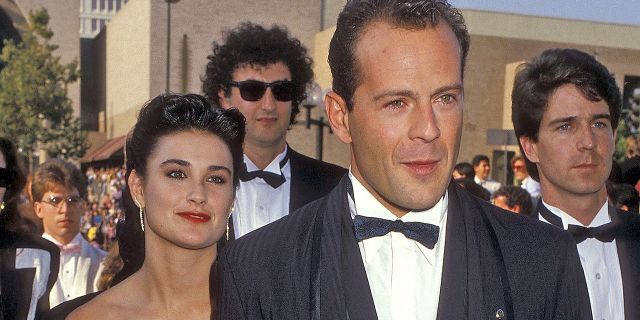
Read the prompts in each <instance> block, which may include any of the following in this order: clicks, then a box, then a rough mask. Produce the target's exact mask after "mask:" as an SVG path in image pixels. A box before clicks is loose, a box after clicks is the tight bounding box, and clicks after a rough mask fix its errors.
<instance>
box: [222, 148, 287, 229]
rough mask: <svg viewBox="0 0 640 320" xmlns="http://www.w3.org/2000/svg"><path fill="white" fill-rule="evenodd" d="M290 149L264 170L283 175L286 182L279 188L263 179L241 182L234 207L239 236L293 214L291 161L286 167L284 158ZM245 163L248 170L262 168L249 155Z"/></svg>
mask: <svg viewBox="0 0 640 320" xmlns="http://www.w3.org/2000/svg"><path fill="white" fill-rule="evenodd" d="M286 153H287V148H285V150H284V151H283V152H282V153H280V154H279V155H278V156H277V157H276V158H275V159H273V161H271V163H269V165H267V167H266V168H264V171H268V172H272V173H275V174H281V173H282V174H283V175H284V177H285V179H286V181H285V183H283V184H282V185H281V186H279V187H278V188H275V189H274V188H273V187H271V186H270V185H269V184H268V183H266V182H265V181H264V180H263V179H262V178H255V179H253V180H250V181H240V185H239V187H238V191H237V192H236V199H235V203H234V208H233V209H234V210H233V213H232V214H233V223H234V230H235V237H236V238H239V237H240V236H242V235H244V234H246V233H249V232H251V231H253V230H255V229H257V228H260V227H262V226H264V225H266V224H268V223H271V222H273V221H275V220H278V219H280V218H282V217H284V216H286V215H287V214H288V213H289V198H290V191H291V165H290V164H291V161H288V162H287V163H286V164H285V165H284V167H282V169H281V168H280V161H281V160H282V159H283V158H284V157H285V155H286ZM244 162H245V164H246V166H247V171H249V172H252V171H255V170H259V169H258V167H257V166H256V165H255V164H254V163H253V162H252V161H251V160H250V159H249V158H248V157H247V156H246V155H245V156H244Z"/></svg>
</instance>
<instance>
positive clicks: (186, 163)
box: [160, 159, 231, 174]
mask: <svg viewBox="0 0 640 320" xmlns="http://www.w3.org/2000/svg"><path fill="white" fill-rule="evenodd" d="M172 163H173V164H177V165H179V166H182V167H191V163H189V161H185V160H180V159H168V160H165V161H163V162H162V163H161V164H160V166H165V165H168V164H172ZM207 170H209V171H221V170H222V171H227V172H229V174H231V169H229V168H227V167H225V166H217V165H211V166H209V167H207Z"/></svg>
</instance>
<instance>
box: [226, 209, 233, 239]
mask: <svg viewBox="0 0 640 320" xmlns="http://www.w3.org/2000/svg"><path fill="white" fill-rule="evenodd" d="M232 213H233V206H231V208H230V209H229V217H228V218H227V241H229V219H230V218H231V214H232Z"/></svg>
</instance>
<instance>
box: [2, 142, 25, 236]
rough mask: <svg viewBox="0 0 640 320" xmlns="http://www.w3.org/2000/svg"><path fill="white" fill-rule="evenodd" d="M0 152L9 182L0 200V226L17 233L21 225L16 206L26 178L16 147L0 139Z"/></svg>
mask: <svg viewBox="0 0 640 320" xmlns="http://www.w3.org/2000/svg"><path fill="white" fill-rule="evenodd" d="M0 152H2V155H3V156H4V159H5V162H6V164H7V166H6V168H7V169H8V170H9V174H10V181H11V183H10V184H9V186H8V187H7V188H6V189H7V190H6V191H5V193H4V197H3V199H0V202H2V201H4V209H3V210H2V212H0V226H3V227H6V228H7V229H9V230H11V231H18V229H20V227H21V225H22V218H21V217H20V212H19V211H18V204H19V202H20V193H21V192H22V189H24V186H25V184H26V183H27V177H26V175H25V173H24V170H23V169H22V165H21V163H20V161H19V160H18V151H17V150H16V146H15V145H14V144H13V142H11V140H9V139H7V138H4V137H0Z"/></svg>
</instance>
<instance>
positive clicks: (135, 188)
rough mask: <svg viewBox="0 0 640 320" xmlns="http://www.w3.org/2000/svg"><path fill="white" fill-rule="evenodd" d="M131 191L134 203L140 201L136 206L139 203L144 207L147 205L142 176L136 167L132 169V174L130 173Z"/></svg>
mask: <svg viewBox="0 0 640 320" xmlns="http://www.w3.org/2000/svg"><path fill="white" fill-rule="evenodd" d="M129 193H130V194H131V197H132V198H133V200H134V203H135V201H138V203H136V206H137V205H138V204H139V205H140V206H142V208H144V207H145V204H144V192H143V191H142V177H140V176H139V175H138V173H137V172H136V170H135V169H134V170H131V174H130V175H129Z"/></svg>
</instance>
